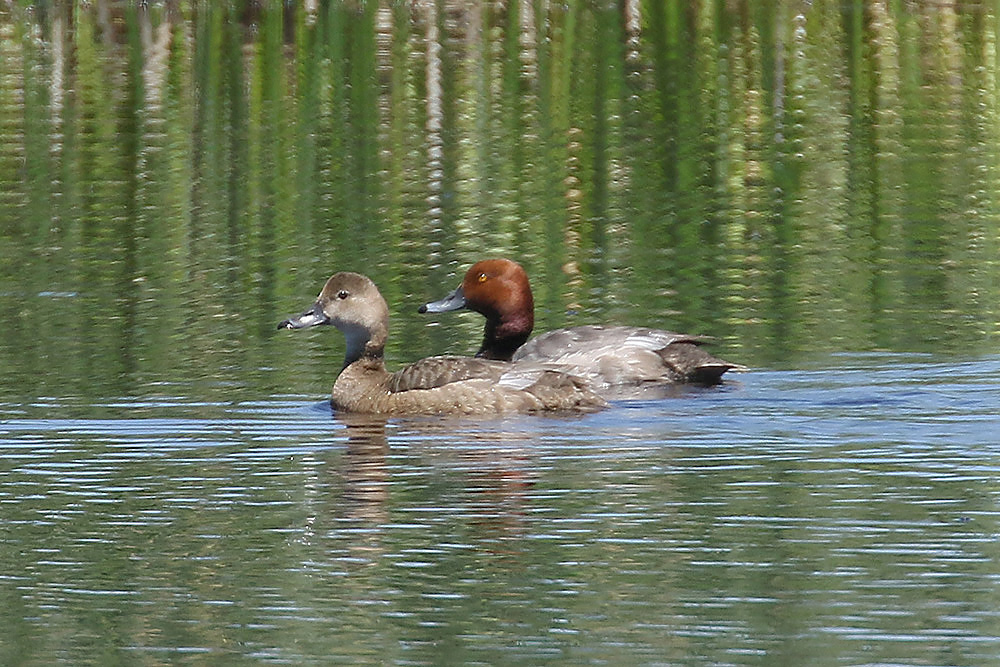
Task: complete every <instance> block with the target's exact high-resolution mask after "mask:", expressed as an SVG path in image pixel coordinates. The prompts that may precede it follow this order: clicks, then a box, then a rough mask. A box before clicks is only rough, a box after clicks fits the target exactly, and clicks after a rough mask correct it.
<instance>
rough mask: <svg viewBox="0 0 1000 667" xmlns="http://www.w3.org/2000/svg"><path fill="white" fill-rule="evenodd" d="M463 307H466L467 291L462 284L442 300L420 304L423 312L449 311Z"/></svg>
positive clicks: (420, 309)
mask: <svg viewBox="0 0 1000 667" xmlns="http://www.w3.org/2000/svg"><path fill="white" fill-rule="evenodd" d="M462 308H465V292H463V291H462V286H461V285H459V286H458V289H456V290H455V291H454V292H452V293H451V294H449V295H448V296H446V297H445V298H443V299H441V300H440V301H431V302H430V303H425V304H424V305H422V306H420V308H419V309H418V311H419V312H421V313H447V312H449V311H452V310H461V309H462Z"/></svg>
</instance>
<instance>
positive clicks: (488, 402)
mask: <svg viewBox="0 0 1000 667" xmlns="http://www.w3.org/2000/svg"><path fill="white" fill-rule="evenodd" d="M319 324H332V325H333V326H335V327H337V328H338V329H340V331H341V332H342V333H343V334H344V336H345V338H346V339H347V352H346V354H345V356H344V367H343V369H342V370H341V371H340V375H339V376H338V377H337V380H336V382H335V383H334V385H333V394H332V396H331V399H330V402H331V403H332V405H333V408H334V410H336V411H338V412H353V413H369V414H385V415H406V414H462V415H499V414H508V413H524V412H543V411H576V412H588V411H593V410H598V409H601V408H603V407H606V406H607V403H606V402H605V401H604V399H602V398H600V397H599V396H597V395H596V394H595V393H594V392H592V391H591V390H590V389H589V388H588V387H587V383H586V382H585V381H583V380H581V379H579V378H574V377H572V376H570V375H567V374H565V373H562V372H557V371H553V370H549V369H545V368H542V367H541V366H539V365H537V364H535V365H532V364H524V365H517V366H512V365H511V364H507V363H504V362H500V361H491V360H487V359H470V358H468V357H464V358H463V357H430V358H427V359H423V360H421V361H418V362H416V363H414V364H412V365H410V366H407V367H406V368H403V369H402V370H399V371H396V372H395V373H389V372H388V371H387V370H386V369H385V361H384V359H383V351H384V349H385V341H386V337H387V335H388V331H389V308H388V306H387V305H386V303H385V299H383V298H382V295H381V294H380V293H379V291H378V288H377V287H376V286H375V283H373V282H372V281H371V280H369V279H368V278H366V277H365V276H363V275H360V274H358V273H347V272H344V273H337V274H335V275H333V276H332V277H331V278H330V279H329V280H327V281H326V285H325V286H324V287H323V291H322V292H320V294H319V297H318V298H317V299H316V302H315V303H314V304H313V306H312V308H310V309H309V310H307V311H306V312H304V313H302V314H301V315H298V316H296V317H291V318H289V319H287V320H284V321H283V322H281V323H280V324H279V325H278V328H279V329H304V328H306V327H312V326H316V325H319Z"/></svg>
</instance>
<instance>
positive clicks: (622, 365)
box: [420, 259, 742, 394]
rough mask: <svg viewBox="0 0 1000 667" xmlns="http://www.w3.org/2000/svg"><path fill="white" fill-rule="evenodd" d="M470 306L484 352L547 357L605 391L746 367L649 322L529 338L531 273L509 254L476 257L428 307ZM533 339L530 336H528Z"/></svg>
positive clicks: (714, 379)
mask: <svg viewBox="0 0 1000 667" xmlns="http://www.w3.org/2000/svg"><path fill="white" fill-rule="evenodd" d="M461 308H468V309H470V310H474V311H476V312H477V313H480V314H482V315H484V316H485V317H486V330H485V332H484V336H483V344H482V346H481V347H480V348H479V352H477V353H476V357H478V358H481V359H500V360H506V361H516V362H526V361H530V362H536V363H543V364H545V365H546V366H547V367H549V368H553V367H555V368H559V369H560V370H563V371H565V372H567V373H571V374H573V375H575V376H579V377H583V378H585V379H587V380H589V381H590V382H591V384H592V386H593V387H594V388H595V389H596V390H598V391H600V392H602V393H605V394H607V393H609V392H610V391H616V392H618V391H620V390H621V388H623V387H639V386H646V385H649V384H652V383H655V384H659V385H663V384H676V383H685V382H687V383H696V384H703V385H711V384H717V383H719V382H721V381H722V374H723V373H725V372H726V371H728V370H731V369H737V370H742V367H740V366H737V365H736V364H731V363H729V362H727V361H723V360H722V359H718V358H716V357H713V356H712V355H710V354H709V353H707V352H705V351H704V350H703V349H701V347H700V345H701V343H702V340H701V339H699V338H698V337H696V336H687V335H684V334H678V333H673V332H670V331H662V330H660V329H648V328H644V327H627V326H602V325H589V326H579V327H573V328H571V329H557V330H555V331H550V332H549V333H546V334H543V335H541V336H538V337H537V338H534V339H533V340H531V341H528V336H530V335H531V329H532V327H533V326H534V324H535V314H534V308H535V306H534V299H533V298H532V296H531V285H530V284H529V283H528V275H527V273H525V271H524V269H523V268H521V265H520V264H517V263H516V262H512V261H511V260H509V259H487V260H483V261H481V262H477V263H475V264H473V265H472V267H471V268H470V269H469V270H468V271H467V272H466V274H465V278H464V279H463V280H462V284H461V285H459V286H458V289H456V290H455V291H454V292H452V293H451V294H449V295H448V296H447V297H445V298H444V299H441V300H440V301H433V302H431V303H427V304H424V305H423V306H421V307H420V312H421V313H442V312H446V311H451V310H459V309H461ZM526 341H528V342H526Z"/></svg>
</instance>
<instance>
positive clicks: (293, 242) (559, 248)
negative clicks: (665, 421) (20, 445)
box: [0, 1, 1000, 392]
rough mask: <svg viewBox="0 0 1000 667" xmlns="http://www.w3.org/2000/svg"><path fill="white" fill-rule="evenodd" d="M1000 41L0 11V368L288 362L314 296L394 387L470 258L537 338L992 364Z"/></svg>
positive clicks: (983, 26) (906, 26) (737, 8)
mask: <svg viewBox="0 0 1000 667" xmlns="http://www.w3.org/2000/svg"><path fill="white" fill-rule="evenodd" d="M998 34H1000V19H998V14H997V10H996V7H995V6H994V4H993V3H990V2H964V3H957V4H955V5H944V6H942V5H938V4H933V5H925V4H918V5H911V4H883V3H860V2H847V3H836V4H834V3H808V4H807V3H798V2H790V1H788V2H779V3H770V2H754V1H745V2H725V3H723V2H698V3H681V2H660V1H655V2H640V3H620V4H612V5H600V4H598V5H595V4H593V3H584V2H576V1H574V2H568V3H551V4H548V3H529V4H519V3H507V4H505V5H504V4H500V5H497V4H493V3H482V4H479V3H473V4H468V3H450V2H441V3H437V4H431V5H428V4H419V5H416V4H410V3H392V4H391V5H388V6H379V5H378V4H377V3H355V2H331V3H319V4H294V3H291V4H287V3H286V4H279V3H273V4H269V3H265V4H262V5H250V4H248V5H243V4H240V3H231V4H223V5H218V4H216V3H208V4H204V3H201V4H199V3H194V4H191V3H186V2H176V1H172V2H167V3H162V4H161V3H149V5H148V7H146V8H142V9H138V8H136V6H135V5H134V4H133V3H118V2H96V3H91V4H88V5H79V6H78V5H77V4H75V3H53V4H50V5H39V6H29V5H27V4H24V3H22V4H16V5H13V6H11V5H7V6H5V7H4V8H3V9H0V53H2V59H0V201H2V204H3V205H2V206H0V235H2V247H0V259H2V261H0V265H2V266H0V276H2V277H3V288H2V293H3V296H2V300H0V303H2V305H0V308H2V309H3V313H4V315H5V321H6V322H7V327H6V329H7V332H6V334H5V342H4V344H3V345H2V346H0V358H2V362H3V363H4V364H5V365H6V366H7V367H8V368H14V369H20V371H19V372H21V373H24V374H26V375H28V374H31V369H33V368H37V367H39V366H44V365H45V364H46V360H47V359H48V358H49V356H50V355H51V354H52V351H53V350H57V349H58V350H60V357H61V361H60V364H61V367H62V368H63V369H64V370H63V373H64V374H68V377H63V378H61V379H60V380H57V382H59V385H60V386H63V385H64V383H65V382H66V381H69V382H70V383H78V384H79V391H81V392H86V391H89V390H90V389H91V388H92V387H93V386H94V383H95V382H96V383H107V384H109V385H112V386H115V387H116V390H122V389H124V390H126V391H129V390H130V387H134V386H136V385H141V384H143V383H145V382H148V381H151V380H154V379H156V378H164V377H173V378H177V379H188V380H195V381H197V380H199V379H205V378H222V377H227V376H229V375H230V374H231V372H232V369H234V368H241V369H253V368H262V367H268V368H275V367H276V368H281V367H287V366H288V365H289V364H293V363H295V362H294V359H293V356H292V355H295V354H296V353H295V352H294V351H293V350H294V348H291V347H289V346H283V345H275V344H274V342H273V334H272V332H271V329H272V327H273V323H274V322H275V321H277V319H280V317H281V316H282V315H284V314H286V313H287V312H291V311H292V310H295V309H297V308H298V307H299V305H300V304H301V303H302V302H304V301H308V299H309V298H311V297H312V296H313V293H314V292H316V291H318V289H319V287H320V285H321V283H322V280H323V279H324V278H325V277H326V276H327V275H329V274H330V273H331V272H332V271H333V270H335V269H349V270H359V271H363V272H365V273H368V274H370V275H372V277H373V278H375V280H376V282H378V284H379V285H380V287H381V289H382V291H383V292H384V294H385V295H386V298H387V300H388V301H389V302H390V304H392V306H393V308H394V309H395V313H396V317H395V320H394V325H393V326H394V329H393V335H392V337H391V342H390V346H391V348H390V351H391V352H392V353H393V354H394V355H395V356H396V357H397V358H399V359H412V358H415V357H418V356H422V355H425V354H429V353H440V352H445V351H453V352H467V351H471V350H472V349H473V348H474V346H475V341H476V340H477V335H476V333H475V332H476V329H477V328H478V327H477V324H478V323H477V322H474V321H473V320H472V319H471V318H470V319H468V320H462V319H458V320H455V321H453V322H449V323H446V324H445V325H442V326H440V327H431V328H428V321H427V320H424V319H418V318H417V316H415V315H414V314H413V312H412V308H413V305H414V304H415V303H419V302H421V301H423V300H425V299H426V298H428V297H431V296H437V295H440V293H442V291H443V290H446V289H450V288H451V287H452V286H453V284H454V283H455V282H456V280H457V276H458V275H459V274H460V273H461V272H462V271H463V270H464V268H465V267H466V266H468V265H469V264H470V263H471V262H473V261H474V260H476V259H479V258H481V257H483V256H487V255H495V254H505V255H510V256H513V257H515V258H517V259H519V260H521V261H522V262H523V263H524V264H525V265H526V266H527V267H528V269H529V271H530V273H531V275H532V277H533V280H534V286H535V290H536V292H537V294H536V303H537V304H538V309H539V313H538V326H539V328H540V329H546V328H550V327H553V326H557V325H562V324H564V323H567V322H585V321H621V322H632V323H649V324H653V325H657V326H663V327H667V328H674V329H679V330H684V331H691V332H699V333H706V334H712V335H714V336H716V337H718V338H719V339H720V341H721V344H722V347H723V348H725V349H724V350H721V352H724V355H725V356H729V357H732V358H734V359H736V360H738V361H743V362H748V363H751V364H753V363H765V364H790V363H795V361H796V360H797V359H801V358H802V357H803V356H804V355H808V354H810V353H812V352H816V351H827V350H839V349H851V350H857V349H875V348H880V349H900V350H931V351H935V350H948V351H966V352H979V351H990V350H993V349H995V343H994V341H995V338H996V333H997V326H998V325H997V323H998V321H1000V320H998V306H997V304H998V303H1000V298H998V297H1000V287H998V285H1000V279H998V272H1000V268H998V263H997V259H996V258H997V251H998V249H1000V242H998V229H1000V226H998V222H1000V206H998V203H997V194H996V193H997V186H998V170H1000V155H998V149H997V146H998V145H1000V100H998V87H997V86H998V84H997V78H996V72H997V70H998V67H997V65H998V59H1000V55H998V50H997V43H998ZM52 294H63V295H73V296H65V297H63V298H53V297H52V296H51V295H52ZM40 295H41V296H40ZM46 295H48V296H46ZM39 312H44V313H46V316H45V317H38V316H37V314H38V313H39ZM323 347H324V345H322V344H317V346H316V348H317V349H316V350H315V353H316V354H317V355H319V354H321V353H322V352H321V351H322V348H323ZM298 349H301V348H298ZM190 366H193V367H192V368H188V367H190ZM178 369H180V370H178ZM331 370H332V369H331ZM247 372H250V371H247V370H244V371H243V373H244V374H245V373H247ZM328 380H329V378H324V379H323V383H324V384H327V383H328ZM31 382H32V383H33V384H34V385H44V384H46V383H47V382H48V380H46V379H44V378H39V377H35V376H33V375H32V379H31ZM317 382H318V381H317ZM53 390H61V389H58V388H53Z"/></svg>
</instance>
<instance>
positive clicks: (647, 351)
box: [513, 325, 738, 389]
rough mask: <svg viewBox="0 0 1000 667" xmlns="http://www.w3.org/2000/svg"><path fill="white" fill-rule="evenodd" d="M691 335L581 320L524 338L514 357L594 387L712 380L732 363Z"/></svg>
mask: <svg viewBox="0 0 1000 667" xmlns="http://www.w3.org/2000/svg"><path fill="white" fill-rule="evenodd" d="M701 343H702V341H701V339H699V338H698V337H696V336H688V335H684V334H678V333H674V332H672V331H664V330H662V329H650V328H647V327H628V326H602V325H587V326H579V327H573V328H569V329H557V330H555V331H550V332H549V333H546V334H542V335H541V336H538V337H537V338H534V339H532V340H530V341H528V342H527V343H525V344H524V345H523V346H522V347H521V348H520V349H518V351H517V352H516V353H515V354H514V358H513V360H514V361H515V362H533V363H543V364H547V365H549V366H550V367H558V368H560V369H562V370H565V372H567V373H571V374H573V375H578V376H580V377H583V378H585V379H587V380H589V381H590V382H591V383H592V384H593V385H594V387H595V388H597V389H607V388H608V387H616V386H635V385H641V384H645V383H678V382H694V383H698V384H715V383H717V382H719V381H720V380H721V378H722V374H723V373H725V372H726V371H727V370H730V369H733V368H738V366H736V365H735V364H731V363H729V362H726V361H723V360H721V359H719V358H717V357H714V356H712V355H711V354H709V353H708V352H705V351H704V350H703V349H702V348H701V347H700V346H701Z"/></svg>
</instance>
